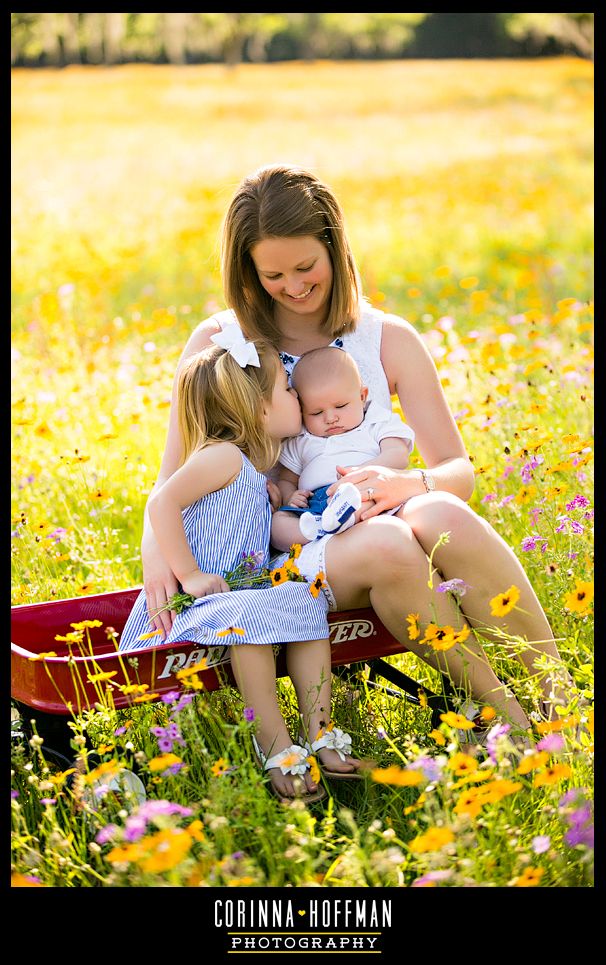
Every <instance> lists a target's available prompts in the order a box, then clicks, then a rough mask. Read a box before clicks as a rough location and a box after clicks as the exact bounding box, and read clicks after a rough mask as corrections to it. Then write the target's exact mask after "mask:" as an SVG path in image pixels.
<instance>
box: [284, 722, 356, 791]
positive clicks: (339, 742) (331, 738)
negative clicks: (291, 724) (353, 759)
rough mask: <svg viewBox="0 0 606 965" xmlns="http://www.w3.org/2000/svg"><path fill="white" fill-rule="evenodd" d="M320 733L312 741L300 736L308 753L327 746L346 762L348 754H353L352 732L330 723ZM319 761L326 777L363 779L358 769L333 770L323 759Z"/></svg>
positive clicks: (314, 752)
mask: <svg viewBox="0 0 606 965" xmlns="http://www.w3.org/2000/svg"><path fill="white" fill-rule="evenodd" d="M319 734H320V736H319V737H318V738H316V740H315V741H312V742H311V743H309V742H308V741H304V738H303V737H300V738H299V740H300V741H301V743H304V745H305V748H306V751H307V753H308V754H317V752H318V751H321V750H322V749H323V748H327V750H330V751H336V752H337V754H338V755H339V757H340V758H341V760H342V761H343V762H345V760H346V756H347V755H349V756H351V734H346V733H345V731H343V730H341V729H340V727H335V726H334V725H333V724H329V725H328V727H327V728H324V729H323V730H321V731H320V732H319ZM318 763H319V765H320V769H321V771H322V773H323V774H325V775H326V777H332V778H335V779H336V780H341V781H361V780H362V775H361V774H359V773H358V771H357V770H352V771H333V770H331V768H329V767H326V765H325V764H323V763H322V761H320V760H318Z"/></svg>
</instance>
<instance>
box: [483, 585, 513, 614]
mask: <svg viewBox="0 0 606 965" xmlns="http://www.w3.org/2000/svg"><path fill="white" fill-rule="evenodd" d="M519 599H520V591H519V590H518V588H517V586H513V585H512V586H510V587H509V589H508V590H505V592H504V593H498V594H497V596H493V598H492V600H491V601H490V612H491V613H492V615H493V617H504V616H505V615H506V614H507V613H509V611H510V610H513V608H514V606H515V605H516V603H517V602H518V600H519Z"/></svg>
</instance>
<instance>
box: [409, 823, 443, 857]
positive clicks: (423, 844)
mask: <svg viewBox="0 0 606 965" xmlns="http://www.w3.org/2000/svg"><path fill="white" fill-rule="evenodd" d="M451 841H454V834H453V832H452V831H451V830H450V828H429V830H428V831H426V832H425V834H420V835H418V836H417V837H416V838H413V839H412V841H409V842H408V848H409V850H410V851H414V852H416V853H417V854H420V853H423V852H425V851H439V850H440V848H443V847H444V846H445V845H447V844H450V843H451Z"/></svg>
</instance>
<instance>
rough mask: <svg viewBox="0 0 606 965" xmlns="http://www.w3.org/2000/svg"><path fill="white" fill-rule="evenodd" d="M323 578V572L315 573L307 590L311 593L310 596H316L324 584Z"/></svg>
mask: <svg viewBox="0 0 606 965" xmlns="http://www.w3.org/2000/svg"><path fill="white" fill-rule="evenodd" d="M324 580H325V575H324V573H318V574H316V578H315V580H314V581H313V583H310V584H309V592H310V593H311V595H312V596H315V597H317V596H318V594H319V592H320V590H321V589H322V587H323V586H324Z"/></svg>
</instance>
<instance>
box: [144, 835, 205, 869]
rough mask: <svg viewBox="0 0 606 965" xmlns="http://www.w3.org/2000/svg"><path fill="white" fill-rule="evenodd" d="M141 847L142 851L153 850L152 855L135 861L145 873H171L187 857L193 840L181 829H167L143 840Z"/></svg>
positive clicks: (149, 854)
mask: <svg viewBox="0 0 606 965" xmlns="http://www.w3.org/2000/svg"><path fill="white" fill-rule="evenodd" d="M139 845H140V847H141V851H143V849H146V850H147V851H149V850H150V849H151V853H148V854H146V855H145V857H139V858H137V859H135V860H137V863H138V864H139V865H140V867H141V868H143V870H144V871H170V870H171V868H175V867H176V866H177V865H178V864H180V862H181V861H182V860H183V858H185V857H186V855H187V854H188V852H189V850H190V848H191V846H192V838H191V836H190V835H189V834H188V833H187V831H183V830H182V829H181V828H165V829H164V830H162V831H158V832H157V833H156V834H153V835H151V836H149V837H147V838H142V839H141V841H139Z"/></svg>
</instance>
